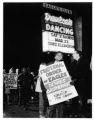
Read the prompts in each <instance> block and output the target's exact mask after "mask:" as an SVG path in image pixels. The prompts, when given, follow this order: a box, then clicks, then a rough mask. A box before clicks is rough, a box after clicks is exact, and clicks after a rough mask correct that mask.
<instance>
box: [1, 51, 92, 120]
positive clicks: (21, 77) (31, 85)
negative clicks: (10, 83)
mask: <svg viewBox="0 0 94 120" xmlns="http://www.w3.org/2000/svg"><path fill="white" fill-rule="evenodd" d="M69 57H70V58H71V59H69V58H68V56H67V58H66V57H65V54H63V53H61V52H57V53H55V55H54V57H53V59H52V61H50V62H48V63H46V62H44V63H41V64H40V66H39V70H40V68H41V67H43V66H49V65H51V64H54V63H58V62H60V61H64V63H65V65H66V68H67V70H68V72H69V75H70V77H71V80H72V81H71V82H70V84H71V85H74V86H75V87H76V90H77V92H78V96H77V97H75V98H73V99H69V100H66V101H64V102H61V103H58V104H55V105H51V106H50V105H49V102H48V98H47V94H46V91H47V89H46V88H45V86H44V84H43V80H42V78H41V76H40V74H39V70H38V75H37V76H35V74H34V72H31V71H30V68H29V67H27V68H26V67H23V68H22V69H21V72H20V71H19V69H18V68H17V69H16V70H14V68H11V69H10V70H9V72H8V73H7V72H6V71H5V69H4V70H3V78H4V80H3V101H4V102H3V103H4V107H6V104H7V105H10V104H17V105H19V106H24V110H26V109H27V108H28V103H29V101H30V100H31V99H34V98H35V96H36V94H37V93H38V94H37V95H39V96H37V97H38V98H39V117H48V118H53V117H54V118H56V117H57V118H62V117H74V116H75V117H83V116H82V113H83V112H84V110H85V109H86V106H85V105H88V106H89V108H91V105H92V98H88V97H87V95H86V94H87V93H86V89H87V87H86V84H85V83H86V79H87V78H86V75H87V74H86V71H85V70H86V69H85V70H84V68H83V69H82V70H79V69H80V68H82V67H80V66H81V65H82V64H85V62H84V60H83V59H82V55H81V54H78V53H77V52H75V53H74V54H73V55H71V56H69ZM91 61H92V59H91ZM82 66H83V65H82ZM84 66H86V65H84ZM90 70H91V71H92V62H91V63H90ZM13 73H16V75H17V89H9V88H7V87H6V75H8V74H13ZM83 73H84V74H83ZM84 75H85V77H84ZM91 79H92V78H91ZM89 82H90V81H89ZM83 83H84V84H85V85H84V84H83ZM87 85H88V84H87ZM89 93H90V92H89ZM91 96H92V95H91ZM90 110H91V109H88V111H89V112H90ZM90 113H91V112H90ZM76 115H79V116H76ZM90 117H91V116H90Z"/></svg>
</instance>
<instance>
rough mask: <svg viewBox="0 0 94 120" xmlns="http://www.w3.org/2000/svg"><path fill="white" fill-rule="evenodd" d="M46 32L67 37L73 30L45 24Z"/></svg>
mask: <svg viewBox="0 0 94 120" xmlns="http://www.w3.org/2000/svg"><path fill="white" fill-rule="evenodd" d="M46 30H47V31H51V32H58V33H64V34H68V35H73V34H74V33H73V29H72V28H71V29H70V28H65V27H60V26H55V25H50V24H46Z"/></svg>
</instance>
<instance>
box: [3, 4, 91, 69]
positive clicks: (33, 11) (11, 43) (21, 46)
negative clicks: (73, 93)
mask: <svg viewBox="0 0 94 120" xmlns="http://www.w3.org/2000/svg"><path fill="white" fill-rule="evenodd" d="M53 4H55V5H57V6H61V7H65V8H67V9H71V10H73V11H75V12H76V13H77V14H78V15H81V16H82V21H83V52H84V53H85V54H87V56H89V57H90V56H91V50H92V4H91V3H89V4H87V3H86V4H85V3H84V4H83V3H66V4H65V3H53ZM42 12H43V11H42V3H18V4H17V3H4V13H3V15H4V37H3V38H4V42H3V45H4V52H3V53H4V68H7V69H9V68H10V67H15V68H17V67H18V68H19V67H22V66H29V67H31V68H32V69H37V68H38V66H39V63H40V62H41V55H42V28H41V15H42Z"/></svg>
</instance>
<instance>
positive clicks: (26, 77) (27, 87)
mask: <svg viewBox="0 0 94 120" xmlns="http://www.w3.org/2000/svg"><path fill="white" fill-rule="evenodd" d="M18 84H19V88H20V89H19V90H20V104H21V103H22V104H23V105H24V108H25V109H26V108H27V103H28V102H29V99H30V94H31V85H34V81H33V76H32V75H31V74H30V73H29V72H27V70H26V68H23V69H22V74H21V75H20V76H19V77H18Z"/></svg>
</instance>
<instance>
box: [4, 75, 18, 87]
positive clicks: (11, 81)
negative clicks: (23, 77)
mask: <svg viewBox="0 0 94 120" xmlns="http://www.w3.org/2000/svg"><path fill="white" fill-rule="evenodd" d="M17 78H18V75H17V74H16V73H11V74H8V80H7V81H6V82H5V87H6V88H8V89H17Z"/></svg>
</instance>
